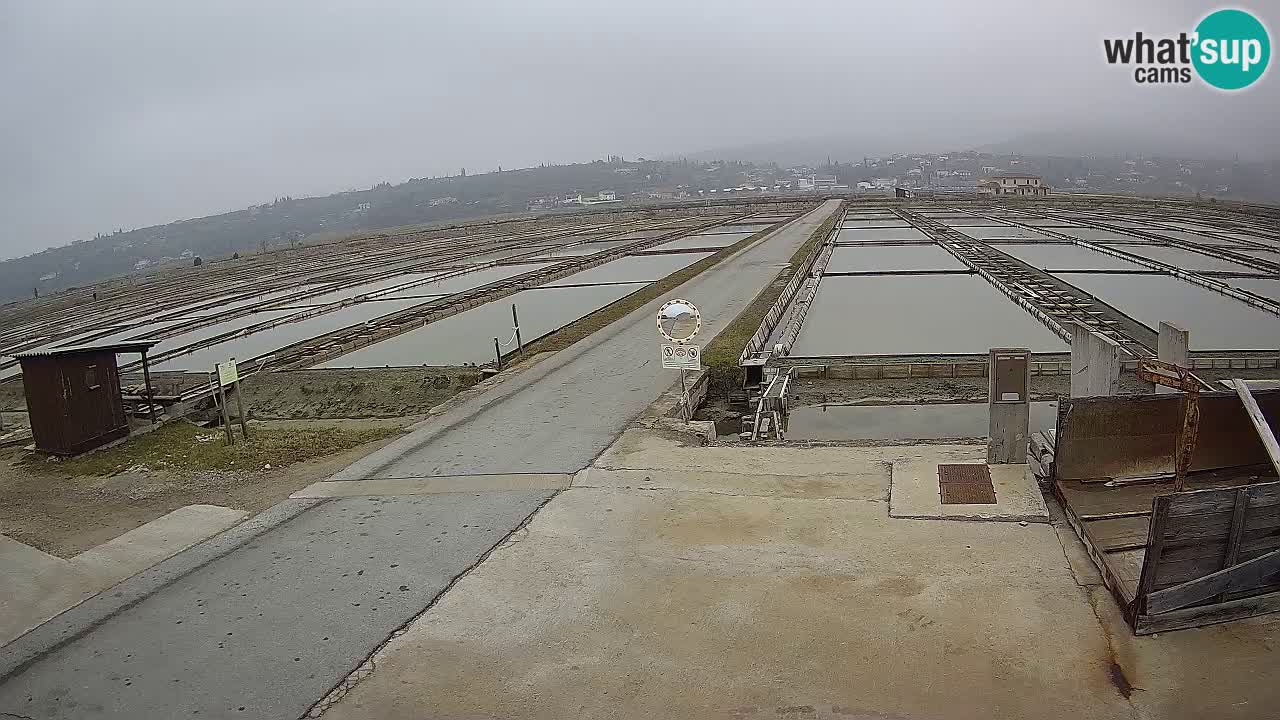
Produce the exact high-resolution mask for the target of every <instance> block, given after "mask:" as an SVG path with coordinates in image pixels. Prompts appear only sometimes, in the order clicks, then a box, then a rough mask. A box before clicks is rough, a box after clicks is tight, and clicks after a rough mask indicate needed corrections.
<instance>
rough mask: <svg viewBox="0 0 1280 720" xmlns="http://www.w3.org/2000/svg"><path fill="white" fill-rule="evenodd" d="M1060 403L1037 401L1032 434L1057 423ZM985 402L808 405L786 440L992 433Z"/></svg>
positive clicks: (794, 415) (795, 415) (795, 412)
mask: <svg viewBox="0 0 1280 720" xmlns="http://www.w3.org/2000/svg"><path fill="white" fill-rule="evenodd" d="M1057 421H1058V403H1056V402H1033V403H1031V411H1030V418H1029V425H1030V430H1031V432H1040V431H1043V430H1049V429H1051V428H1053V427H1055V425H1056V424H1057ZM990 428H991V425H990V408H989V407H988V406H987V404H986V403H936V404H925V405H809V406H805V407H798V408H792V410H791V412H790V416H789V418H788V421H787V429H786V433H787V439H788V440H941V439H945V438H983V437H987V436H988V435H989V434H990Z"/></svg>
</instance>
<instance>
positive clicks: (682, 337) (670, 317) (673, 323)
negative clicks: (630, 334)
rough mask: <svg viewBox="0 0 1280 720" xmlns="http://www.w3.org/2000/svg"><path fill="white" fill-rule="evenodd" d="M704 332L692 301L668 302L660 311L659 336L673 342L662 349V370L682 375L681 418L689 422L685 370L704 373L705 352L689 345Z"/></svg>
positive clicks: (691, 414)
mask: <svg viewBox="0 0 1280 720" xmlns="http://www.w3.org/2000/svg"><path fill="white" fill-rule="evenodd" d="M701 331H702V314H701V313H699V312H698V308H697V306H695V305H694V304H693V303H691V302H689V301H688V300H682V299H679V298H677V299H675V300H668V301H667V302H665V303H663V305H662V307H661V308H659V309H658V334H660V335H661V336H662V337H664V338H666V339H667V340H669V341H670V342H669V343H663V344H662V346H661V357H662V367H663V368H665V369H668V370H679V371H680V417H682V418H684V421H685V422H689V420H690V419H692V416H693V408H691V407H690V405H691V403H690V401H689V385H688V382H687V381H686V380H685V374H684V373H685V370H701V369H702V348H700V347H698V346H697V345H691V344H689V341H690V340H692V339H693V338H694V337H695V336H696V335H697V334H698V333H699V332H701Z"/></svg>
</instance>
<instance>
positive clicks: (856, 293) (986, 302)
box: [791, 274, 1068, 356]
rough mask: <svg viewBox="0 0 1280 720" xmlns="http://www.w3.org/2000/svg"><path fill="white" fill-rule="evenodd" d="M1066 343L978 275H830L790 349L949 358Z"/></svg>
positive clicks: (1057, 347)
mask: <svg viewBox="0 0 1280 720" xmlns="http://www.w3.org/2000/svg"><path fill="white" fill-rule="evenodd" d="M993 347H1026V348H1029V349H1030V350H1032V351H1034V352H1065V351H1067V349H1068V348H1067V344H1066V343H1065V342H1063V341H1062V339H1061V338H1059V337H1058V336H1057V335H1055V334H1054V333H1053V332H1051V331H1050V330H1049V329H1048V328H1046V327H1045V326H1043V325H1041V324H1040V323H1039V322H1038V321H1036V319H1035V318H1033V317H1031V315H1029V314H1028V313H1027V312H1026V311H1024V310H1023V309H1022V308H1020V307H1018V306H1017V305H1015V304H1014V303H1013V301H1011V300H1009V299H1007V298H1005V296H1004V295H1001V294H1000V293H999V292H998V291H997V290H996V289H995V288H993V287H991V285H989V284H987V282H986V281H985V280H983V279H981V278H980V277H977V276H975V275H964V274H957V275H871V276H860V277H840V276H836V277H826V278H823V280H822V284H821V285H819V286H818V294H817V296H816V297H815V298H814V301H813V304H812V305H811V306H810V308H809V314H808V316H807V318H806V320H805V323H804V326H803V328H802V329H801V331H800V337H799V338H797V340H796V344H795V346H794V347H793V348H792V350H791V354H792V355H795V356H821V355H916V354H927V355H943V354H964V353H986V352H987V351H988V350H990V349H991V348H993Z"/></svg>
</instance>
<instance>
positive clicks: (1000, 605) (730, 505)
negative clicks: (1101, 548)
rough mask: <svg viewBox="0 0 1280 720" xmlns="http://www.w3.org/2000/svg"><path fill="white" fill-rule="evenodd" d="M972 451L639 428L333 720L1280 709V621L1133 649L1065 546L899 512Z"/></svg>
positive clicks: (1020, 529) (377, 662)
mask: <svg viewBox="0 0 1280 720" xmlns="http://www.w3.org/2000/svg"><path fill="white" fill-rule="evenodd" d="M980 451H981V449H980V448H979V449H978V450H976V451H975V450H974V448H973V447H969V446H958V447H946V448H936V447H935V448H929V447H925V446H916V447H914V448H912V447H894V448H885V449H876V448H808V449H801V448H781V447H777V448H743V447H736V448H732V447H717V446H709V447H705V448H699V447H690V446H688V445H682V444H681V443H679V442H675V441H673V440H671V439H670V438H668V437H664V436H663V435H662V434H661V433H658V432H654V431H650V430H642V429H632V430H628V431H627V432H626V433H624V435H623V436H622V438H621V439H620V440H619V442H618V443H616V444H615V445H614V446H613V447H612V448H611V449H610V450H608V451H607V452H606V453H605V454H604V455H603V456H602V457H601V458H600V459H599V460H598V461H597V463H596V465H595V467H594V468H593V469H591V470H589V471H587V472H586V473H584V474H580V475H579V476H578V478H575V480H574V485H573V486H572V487H571V488H570V489H568V490H566V491H564V492H562V493H560V494H559V495H558V496H557V497H556V498H555V499H553V500H552V501H551V502H550V503H549V504H548V505H547V506H546V507H545V508H543V510H542V511H540V512H539V513H538V514H537V515H536V516H535V517H534V519H533V520H532V522H531V523H530V524H529V525H528V526H527V527H526V528H525V529H524V530H521V531H519V532H518V533H517V534H516V535H514V536H513V537H512V538H511V539H510V540H509V541H508V542H507V543H505V544H504V545H502V546H499V548H497V549H496V550H495V551H494V553H493V554H492V555H491V556H490V557H489V558H488V559H487V560H486V561H485V562H484V563H483V564H481V565H480V566H478V567H477V568H475V569H474V570H472V571H471V572H470V573H469V574H467V575H466V576H464V577H463V578H462V579H461V580H460V581H459V582H458V583H457V584H456V585H455V586H454V587H453V589H452V590H450V591H449V592H448V593H446V594H445V595H444V596H443V597H442V598H441V599H440V601H439V602H438V603H437V604H436V605H435V606H434V607H432V608H431V609H430V610H429V611H427V612H426V613H425V614H424V615H423V616H422V617H421V618H420V619H418V620H417V621H415V622H414V623H412V624H411V625H410V626H409V627H408V629H407V630H406V631H405V632H404V633H403V634H402V635H400V636H398V637H396V638H394V639H393V640H392V641H391V642H390V643H389V644H388V645H387V646H386V647H385V648H384V649H383V650H381V651H380V652H378V653H377V654H376V655H375V656H374V657H373V659H372V662H371V663H370V664H368V665H366V667H365V672H367V673H368V674H367V676H366V677H364V679H363V680H362V681H361V682H359V684H356V685H355V686H354V688H353V689H350V690H349V692H348V693H347V694H346V695H345V697H343V698H342V699H340V700H338V701H337V702H336V704H334V705H332V706H331V707H330V708H329V709H328V712H327V713H326V714H325V716H324V717H326V718H329V719H341V720H346V719H347V718H361V719H362V720H363V719H367V718H400V717H454V718H463V717H466V718H480V717H502V718H548V719H551V718H555V719H557V720H559V719H561V718H588V717H606V716H607V717H614V718H656V717H661V718H748V719H753V720H754V719H763V718H793V719H794V718H805V719H808V718H840V719H842V720H852V719H854V718H857V719H860V720H871V719H872V718H874V719H876V720H886V719H895V720H905V719H907V718H911V719H916V718H919V719H929V720H942V719H944V718H945V719H946V720H957V719H965V718H973V719H975V720H977V719H979V718H981V719H984V720H985V719H987V718H1036V719H1040V718H1073V719H1074V718H1124V719H1126V720H1129V719H1132V718H1152V719H1154V718H1201V717H1215V718H1272V717H1275V708H1276V707H1277V703H1280V685H1277V684H1276V683H1275V681H1274V677H1275V675H1274V673H1275V670H1276V669H1277V667H1278V662H1280V661H1277V659H1276V655H1275V653H1274V650H1275V648H1276V646H1277V643H1280V619H1277V618H1276V617H1274V616H1273V617H1270V618H1258V619H1252V620H1247V621H1244V622H1239V623H1232V624H1227V625H1219V626H1214V627H1208V628H1201V629H1197V630H1189V631H1181V632H1174V633H1165V634H1161V635H1158V636H1154V637H1146V638H1133V637H1132V636H1131V635H1130V634H1129V631H1128V628H1127V627H1126V626H1125V625H1124V623H1123V621H1122V620H1121V619H1120V617H1119V613H1118V611H1117V610H1116V608H1115V605H1114V602H1112V601H1111V599H1110V597H1109V595H1108V594H1107V593H1106V591H1105V589H1103V588H1101V587H1100V586H1099V585H1098V584H1097V577H1096V573H1092V572H1091V566H1090V565H1089V564H1088V560H1087V558H1084V557H1083V555H1082V554H1081V553H1082V548H1080V547H1078V546H1077V545H1073V543H1076V541H1075V539H1074V535H1073V534H1072V533H1071V531H1070V529H1069V528H1063V527H1060V526H1057V525H1053V524H1044V523H1040V524H1036V523H1033V524H1030V525H1027V526H1021V525H1019V524H1017V523H990V522H964V521H955V520H899V519H892V518H890V517H889V516H888V508H887V502H886V498H887V494H888V491H889V482H890V478H889V471H888V467H887V465H886V463H887V462H889V461H892V460H895V459H898V458H900V457H902V456H910V455H912V454H926V453H941V454H942V455H950V456H953V457H955V458H957V459H958V458H961V457H967V456H968V455H971V454H973V453H974V452H980Z"/></svg>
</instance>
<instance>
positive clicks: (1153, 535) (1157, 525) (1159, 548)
mask: <svg viewBox="0 0 1280 720" xmlns="http://www.w3.org/2000/svg"><path fill="white" fill-rule="evenodd" d="M1171 502H1172V498H1170V497H1169V496H1168V495H1162V496H1160V497H1157V498H1156V499H1155V500H1153V501H1152V506H1151V526H1150V530H1149V531H1148V532H1147V537H1148V538H1150V539H1149V540H1148V541H1147V553H1146V556H1145V557H1144V558H1143V560H1142V577H1141V578H1140V579H1139V580H1138V590H1137V593H1135V595H1134V597H1135V598H1137V602H1138V607H1139V608H1141V609H1143V610H1145V601H1146V595H1147V593H1150V592H1151V590H1152V589H1153V588H1154V587H1155V584H1156V569H1157V567H1158V566H1159V565H1160V554H1161V553H1162V552H1163V551H1164V523H1165V521H1166V520H1167V519H1168V517H1169V505H1170V503H1171Z"/></svg>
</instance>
